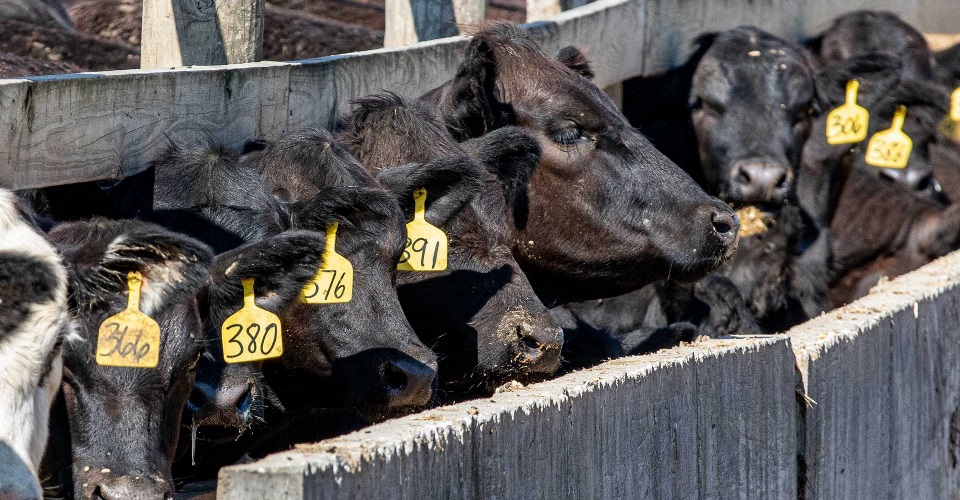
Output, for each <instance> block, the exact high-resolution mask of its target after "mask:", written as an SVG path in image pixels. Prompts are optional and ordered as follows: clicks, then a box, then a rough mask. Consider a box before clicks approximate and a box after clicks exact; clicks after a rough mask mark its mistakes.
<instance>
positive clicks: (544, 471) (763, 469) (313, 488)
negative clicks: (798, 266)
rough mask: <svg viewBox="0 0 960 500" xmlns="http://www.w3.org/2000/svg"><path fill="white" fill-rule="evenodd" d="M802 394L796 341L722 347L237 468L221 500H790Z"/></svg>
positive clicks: (705, 346)
mask: <svg viewBox="0 0 960 500" xmlns="http://www.w3.org/2000/svg"><path fill="white" fill-rule="evenodd" d="M795 384H796V377H795V373H794V363H793V356H792V353H791V351H790V346H789V343H788V342H787V340H786V338H785V337H783V336H758V337H754V338H743V339H726V340H719V341H718V340H710V341H706V342H703V343H701V344H698V345H697V346H696V347H680V348H676V349H670V350H667V351H663V352H660V353H657V354H653V355H649V356H634V357H627V358H621V359H617V360H614V361H610V362H607V363H604V364H602V365H599V366H597V367H594V368H590V369H586V370H582V371H579V372H576V373H572V374H569V375H565V376H563V377H560V378H557V379H554V380H550V381H546V382H542V383H539V384H533V385H530V386H527V387H525V388H521V389H517V390H512V391H508V392H504V393H500V394H495V395H494V396H492V397H490V398H486V399H482V400H474V401H467V402H464V403H460V404H455V405H450V406H445V407H441V408H436V409H433V410H428V411H425V412H423V413H420V414H416V415H410V416H407V417H403V418H400V419H396V420H391V421H387V422H384V423H382V424H378V425H375V426H372V427H369V428H367V429H364V430H363V431H360V432H356V433H353V434H349V435H346V436H342V437H339V438H335V439H330V440H326V441H323V442H320V443H317V444H311V445H303V446H298V447H297V449H295V450H294V451H292V452H286V453H280V454H277V455H273V456H270V457H267V458H266V459H264V460H262V461H260V462H257V463H253V464H248V465H240V466H233V467H228V468H225V469H223V470H221V472H220V482H219V486H218V491H217V497H218V498H221V499H247V498H286V499H299V498H304V499H306V498H322V499H329V500H333V499H356V498H378V499H383V500H395V499H396V500H400V499H415V498H450V499H485V498H503V499H507V498H511V499H512V498H524V499H532V500H540V499H543V500H547V499H551V500H552V499H557V498H581V499H593V498H607V499H614V498H696V497H697V496H700V497H705V498H725V499H726V498H729V499H738V498H739V499H752V498H789V497H792V496H793V495H795V493H796V480H797V476H796V473H795V468H796V427H795V425H796V420H795V418H794V411H795V406H796V399H795V394H794V388H795ZM745 388H749V389H745ZM384 485H389V487H384Z"/></svg>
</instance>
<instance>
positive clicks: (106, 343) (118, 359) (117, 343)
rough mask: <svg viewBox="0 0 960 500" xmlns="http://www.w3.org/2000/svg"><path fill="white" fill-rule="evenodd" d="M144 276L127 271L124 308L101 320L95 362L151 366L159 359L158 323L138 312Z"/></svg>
mask: <svg viewBox="0 0 960 500" xmlns="http://www.w3.org/2000/svg"><path fill="white" fill-rule="evenodd" d="M142 286H143V277H142V276H141V275H140V273H138V272H131V273H128V274H127V308H126V309H124V310H123V311H121V312H120V313H118V314H114V315H113V316H110V317H109V318H107V319H105V320H104V321H103V323H100V332H99V334H98V335H97V364H98V365H101V366H123V367H128V368H153V367H155V366H157V361H159V359H160V325H158V324H157V322H156V321H154V320H153V318H151V317H150V316H147V315H146V314H144V313H143V312H141V311H140V288H141V287H142Z"/></svg>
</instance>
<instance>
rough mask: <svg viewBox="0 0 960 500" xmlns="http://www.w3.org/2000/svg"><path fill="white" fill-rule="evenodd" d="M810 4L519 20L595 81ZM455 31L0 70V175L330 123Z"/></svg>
mask: <svg viewBox="0 0 960 500" xmlns="http://www.w3.org/2000/svg"><path fill="white" fill-rule="evenodd" d="M155 1H157V2H159V1H160V0H155ZM177 1H178V2H179V1H183V0H177ZM204 1H206V0H204ZM235 1H241V0H235ZM243 1H250V0H243ZM892 1H893V0H869V1H868V2H867V4H868V5H865V6H873V5H876V6H878V7H883V6H888V5H889V4H890V3H891V2H892ZM924 1H925V2H926V3H925V4H924V6H925V7H924V8H925V9H927V10H928V11H935V12H941V13H943V14H944V15H945V16H947V17H950V16H949V15H948V14H950V13H952V12H953V11H955V10H956V8H957V7H956V3H955V1H954V0H924ZM814 3H816V4H817V5H818V6H819V7H820V10H816V9H813V8H812V7H811V6H810V5H808V4H806V3H802V6H803V8H800V7H799V6H798V5H799V4H797V3H796V2H792V1H790V0H751V1H739V0H736V1H735V0H723V1H718V2H691V1H688V0H600V1H598V2H594V3H591V4H588V5H585V6H583V7H579V8H576V9H573V10H569V11H566V12H562V13H560V14H558V15H556V16H554V17H552V18H551V19H549V20H546V21H539V22H535V23H531V24H528V25H527V28H528V30H529V31H530V32H531V33H532V34H533V35H534V36H535V37H536V38H537V39H538V40H540V41H541V42H542V43H543V45H544V48H545V49H546V50H547V51H548V52H553V51H555V50H557V49H559V48H561V47H563V46H565V45H577V46H579V47H581V48H582V49H584V51H585V52H586V53H587V55H588V57H589V58H590V59H591V61H592V65H593V68H594V71H595V72H596V75H597V76H596V78H595V81H596V82H597V84H598V85H600V86H601V87H603V86H607V85H610V84H613V83H617V82H620V81H623V80H625V79H627V78H630V77H633V76H637V75H640V74H648V73H651V72H656V71H660V70H663V69H666V68H668V67H670V66H672V65H675V64H677V63H678V62H681V61H683V59H684V58H685V57H686V55H687V54H689V52H690V49H691V43H692V42H693V40H695V38H696V37H697V36H698V35H699V34H700V33H701V32H703V31H706V30H714V29H722V28H728V27H733V26H737V25H740V24H756V25H758V26H760V27H762V28H765V29H768V30H771V31H772V32H774V33H776V34H779V35H781V36H785V37H787V38H793V39H796V38H797V37H800V36H802V35H804V34H809V33H810V32H809V31H805V29H807V25H808V24H811V23H812V22H811V23H808V21H810V19H812V18H813V17H815V18H816V19H825V18H828V17H830V16H833V15H836V14H838V13H841V12H844V11H846V10H847V6H846V4H841V3H839V2H833V1H832V0H816V1H815V2H814ZM201 4H203V2H201ZM198 5H200V4H198ZM917 5H918V4H916V3H906V4H903V5H902V6H900V7H898V11H901V12H904V11H907V12H909V11H910V9H915V8H918V7H917ZM814 11H815V14H812V12H814ZM911 15H914V17H916V15H915V14H911ZM925 15H926V14H925ZM918 19H919V20H922V19H920V18H918ZM817 22H819V21H817ZM812 24H813V25H815V24H816V23H812ZM919 27H920V28H921V29H925V27H924V26H923V25H922V24H921V25H919ZM464 43H465V42H464V40H463V39H462V38H460V37H452V38H444V39H438V40H432V41H428V42H420V43H418V44H415V45H411V46H407V47H404V48H402V49H382V50H373V51H368V52H361V53H354V54H345V55H339V56H331V57H325V58H320V59H312V60H305V61H294V62H288V63H272V62H263V63H256V64H246V65H231V66H213V67H205V68H180V69H176V70H153V71H116V72H106V73H98V74H76V75H69V76H60V77H42V78H32V79H23V80H17V81H15V82H14V83H10V82H8V81H0V96H2V99H3V101H2V104H0V105H2V106H3V110H4V114H3V116H2V117H0V124H2V125H3V127H4V129H3V133H2V134H0V153H2V155H0V162H2V163H0V185H2V186H4V187H13V188H17V189H22V188H30V187H41V186H45V185H53V184H67V183H72V182H82V181H89V180H97V179H102V178H107V177H116V176H124V175H130V174H133V173H136V172H138V171H140V170H142V169H143V168H145V167H146V166H147V162H148V161H149V159H150V158H152V157H153V155H155V154H156V153H157V151H159V150H160V148H162V147H164V146H165V145H166V144H168V142H169V137H170V135H171V134H180V133H198V132H204V131H205V132H206V133H210V134H213V135H215V136H218V137H221V138H222V139H223V140H224V142H226V143H228V144H239V143H242V142H243V141H245V140H247V139H249V138H250V137H251V136H259V137H264V138H275V137H278V136H280V135H282V134H284V133H286V132H287V131H289V130H294V129H297V128H301V127H307V126H320V127H325V126H330V125H331V124H333V123H334V122H335V121H336V117H337V114H338V113H340V112H342V111H343V110H345V109H346V108H347V103H348V102H349V101H350V100H351V99H355V98H358V97H362V96H364V95H366V94H369V93H371V92H376V91H378V90H381V89H389V90H392V91H394V92H397V93H399V94H401V95H405V96H417V95H419V94H420V93H422V92H423V91H425V90H427V89H430V88H433V87H435V86H437V85H439V84H440V83H442V82H443V81H445V80H446V79H448V78H450V77H451V76H452V75H453V73H454V71H455V69H456V66H457V64H458V62H459V60H460V57H461V53H462V49H463V46H464ZM261 79H263V81H262V82H261V81H259V80H261ZM17 103H19V104H17ZM17 110H19V111H17Z"/></svg>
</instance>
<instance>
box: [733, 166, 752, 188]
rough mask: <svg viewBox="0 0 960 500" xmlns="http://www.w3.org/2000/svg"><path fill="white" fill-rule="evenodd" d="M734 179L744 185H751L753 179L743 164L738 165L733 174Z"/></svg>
mask: <svg viewBox="0 0 960 500" xmlns="http://www.w3.org/2000/svg"><path fill="white" fill-rule="evenodd" d="M733 181H734V182H736V183H737V184H740V185H742V186H749V185H750V181H751V178H750V173H749V172H747V169H745V168H743V167H742V166H737V167H736V171H735V172H734V175H733Z"/></svg>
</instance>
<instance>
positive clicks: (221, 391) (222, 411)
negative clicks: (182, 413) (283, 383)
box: [189, 381, 253, 427]
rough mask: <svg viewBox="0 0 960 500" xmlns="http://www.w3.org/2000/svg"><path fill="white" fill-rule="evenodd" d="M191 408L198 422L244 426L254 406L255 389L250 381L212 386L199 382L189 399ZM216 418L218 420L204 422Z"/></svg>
mask: <svg viewBox="0 0 960 500" xmlns="http://www.w3.org/2000/svg"><path fill="white" fill-rule="evenodd" d="M189 406H190V410H192V411H193V413H194V420H195V421H196V422H197V423H198V424H208V423H209V424H218V425H238V426H241V427H242V426H243V423H244V422H246V420H247V417H248V416H249V414H250V409H251V407H252V406H253V391H252V387H251V384H250V383H249V382H246V381H245V382H237V383H233V384H221V385H217V386H211V385H209V384H202V383H197V384H194V386H193V391H192V392H191V393H190V399H189ZM207 419H214V420H216V422H203V421H204V420H207Z"/></svg>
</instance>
